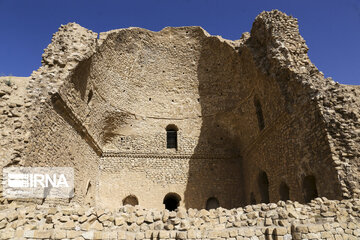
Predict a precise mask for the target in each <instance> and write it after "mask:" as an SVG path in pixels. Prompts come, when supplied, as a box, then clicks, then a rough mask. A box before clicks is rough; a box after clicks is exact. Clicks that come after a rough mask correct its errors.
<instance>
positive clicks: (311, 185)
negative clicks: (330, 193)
mask: <svg viewBox="0 0 360 240" xmlns="http://www.w3.org/2000/svg"><path fill="white" fill-rule="evenodd" d="M303 188H304V200H305V202H310V201H311V200H312V199H314V198H317V197H318V192H317V188H316V179H315V177H314V176H312V175H309V176H306V177H304V180H303Z"/></svg>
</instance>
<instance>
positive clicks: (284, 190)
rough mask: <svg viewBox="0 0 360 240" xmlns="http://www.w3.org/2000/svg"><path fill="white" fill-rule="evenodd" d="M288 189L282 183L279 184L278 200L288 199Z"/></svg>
mask: <svg viewBox="0 0 360 240" xmlns="http://www.w3.org/2000/svg"><path fill="white" fill-rule="evenodd" d="M289 192H290V189H289V187H288V185H287V184H286V183H284V182H282V183H281V184H280V189H279V194H280V200H282V201H286V200H289V199H290V193H289Z"/></svg>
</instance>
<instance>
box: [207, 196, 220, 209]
mask: <svg viewBox="0 0 360 240" xmlns="http://www.w3.org/2000/svg"><path fill="white" fill-rule="evenodd" d="M218 207H220V203H219V200H218V199H217V198H216V197H211V198H209V199H208V200H207V201H206V210H210V209H216V208H218Z"/></svg>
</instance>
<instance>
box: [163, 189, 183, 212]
mask: <svg viewBox="0 0 360 240" xmlns="http://www.w3.org/2000/svg"><path fill="white" fill-rule="evenodd" d="M180 200H181V197H180V196H179V194H176V193H168V194H166V196H165V197H164V201H163V204H165V209H167V210H169V211H174V210H176V209H177V208H178V207H179V204H180Z"/></svg>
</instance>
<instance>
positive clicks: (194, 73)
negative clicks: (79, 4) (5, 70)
mask: <svg viewBox="0 0 360 240" xmlns="http://www.w3.org/2000/svg"><path fill="white" fill-rule="evenodd" d="M307 51H308V48H307V46H306V44H305V40H304V39H303V38H302V37H301V35H300V33H299V30H298V23H297V20H296V19H295V18H293V17H290V16H287V15H286V14H284V13H282V12H280V11H277V10H273V11H270V12H262V13H261V14H259V15H258V16H257V17H256V19H255V21H254V23H253V26H252V29H251V31H250V33H244V34H243V35H242V37H241V38H240V39H239V40H236V41H230V40H226V39H223V38H222V37H220V36H211V35H210V34H208V33H207V32H206V31H205V30H204V29H202V28H201V27H167V28H164V29H163V30H161V31H159V32H152V31H149V30H146V29H141V28H127V29H118V30H112V31H109V32H105V33H100V34H97V33H94V32H92V31H90V30H88V29H85V28H83V27H81V26H79V25H78V24H76V23H69V24H67V25H63V26H61V27H60V28H59V31H58V32H56V33H55V34H54V35H53V38H52V41H51V43H50V44H49V46H48V47H47V48H46V49H45V50H44V54H43V55H42V65H41V67H40V68H39V69H38V70H37V71H34V72H33V73H32V75H31V76H30V77H28V78H18V77H0V110H1V111H0V132H1V142H0V168H5V167H10V166H32V167H35V166H51V167H57V166H58V167H73V168H74V172H75V189H74V192H75V195H74V198H71V199H59V200H56V201H54V200H50V199H46V198H44V199H25V200H22V201H19V200H17V199H5V198H3V197H2V196H0V204H1V205H0V239H14V238H17V239H50V238H51V239H65V238H66V239H252V240H255V239H360V224H359V221H360V215H359V213H360V200H359V197H360V121H359V117H360V86H350V85H342V84H339V83H336V82H334V81H333V80H332V79H331V78H324V75H323V74H322V73H321V72H320V71H319V70H318V69H317V68H316V67H315V66H314V65H313V64H312V63H311V61H310V59H309V57H308V55H307ZM1 192H2V188H1V186H0V193H1ZM128 204H130V205H134V206H130V205H128ZM171 204H175V205H174V206H175V207H174V209H176V210H174V211H173V209H171V207H169V206H170V205H171ZM205 209H207V210H205Z"/></svg>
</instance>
